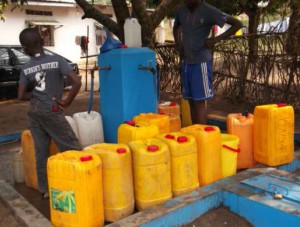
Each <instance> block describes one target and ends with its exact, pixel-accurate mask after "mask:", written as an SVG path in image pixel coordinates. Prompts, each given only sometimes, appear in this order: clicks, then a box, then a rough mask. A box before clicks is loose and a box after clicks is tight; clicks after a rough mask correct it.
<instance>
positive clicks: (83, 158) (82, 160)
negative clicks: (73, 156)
mask: <svg viewBox="0 0 300 227" xmlns="http://www.w3.org/2000/svg"><path fill="white" fill-rule="evenodd" d="M91 160H93V157H92V156H91V155H87V156H82V157H80V161H81V162H88V161H91Z"/></svg>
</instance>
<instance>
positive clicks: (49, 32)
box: [29, 24, 54, 47]
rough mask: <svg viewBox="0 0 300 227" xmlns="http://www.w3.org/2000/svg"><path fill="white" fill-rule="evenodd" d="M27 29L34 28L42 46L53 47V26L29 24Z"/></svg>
mask: <svg viewBox="0 0 300 227" xmlns="http://www.w3.org/2000/svg"><path fill="white" fill-rule="evenodd" d="M29 27H31V28H36V29H37V30H38V31H39V32H40V34H41V36H42V38H43V40H44V46H50V47H52V46H54V26H53V25H33V24H30V25H29Z"/></svg>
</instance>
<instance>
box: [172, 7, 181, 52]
mask: <svg viewBox="0 0 300 227" xmlns="http://www.w3.org/2000/svg"><path fill="white" fill-rule="evenodd" d="M178 13H179V12H177V14H176V17H175V21H174V27H173V36H174V42H175V49H176V50H177V51H178V52H179V54H180V55H183V47H182V43H181V41H182V40H181V37H180V35H181V32H180V26H181V24H180V21H179V16H178Z"/></svg>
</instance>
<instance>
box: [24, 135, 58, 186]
mask: <svg viewBox="0 0 300 227" xmlns="http://www.w3.org/2000/svg"><path fill="white" fill-rule="evenodd" d="M21 144H22V150H23V152H22V157H23V164H24V177H25V183H26V185H27V186H28V187H30V188H33V189H36V190H38V188H39V187H38V181H37V173H36V159H35V149H34V141H33V138H32V136H31V133H30V131H29V130H25V131H24V132H22V135H21ZM57 153H59V150H58V147H57V146H56V144H55V143H54V142H53V140H52V141H51V144H50V156H52V155H55V154H57Z"/></svg>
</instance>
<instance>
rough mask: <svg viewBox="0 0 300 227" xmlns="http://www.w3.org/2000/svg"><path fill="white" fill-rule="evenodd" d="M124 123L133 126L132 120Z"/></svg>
mask: <svg viewBox="0 0 300 227" xmlns="http://www.w3.org/2000/svg"><path fill="white" fill-rule="evenodd" d="M126 124H128V125H131V126H135V122H134V121H132V120H131V121H126Z"/></svg>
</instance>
